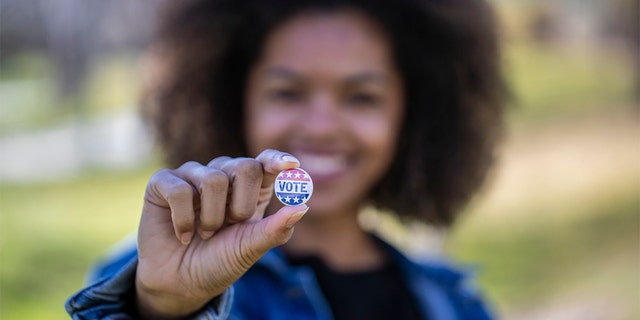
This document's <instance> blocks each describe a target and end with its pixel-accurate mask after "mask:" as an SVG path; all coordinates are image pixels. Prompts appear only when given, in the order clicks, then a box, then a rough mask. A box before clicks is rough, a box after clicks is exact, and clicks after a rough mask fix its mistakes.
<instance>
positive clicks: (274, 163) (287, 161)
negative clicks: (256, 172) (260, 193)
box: [256, 149, 300, 188]
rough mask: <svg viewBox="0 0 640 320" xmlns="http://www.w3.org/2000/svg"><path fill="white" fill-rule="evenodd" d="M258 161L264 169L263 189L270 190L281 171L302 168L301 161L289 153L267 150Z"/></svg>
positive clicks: (260, 155) (258, 157)
mask: <svg viewBox="0 0 640 320" xmlns="http://www.w3.org/2000/svg"><path fill="white" fill-rule="evenodd" d="M256 160H258V161H260V163H261V164H262V168H263V169H264V176H263V178H262V187H263V188H268V187H271V186H272V185H273V182H274V181H276V176H277V175H278V173H280V171H282V170H285V169H291V168H297V167H299V166H300V160H298V159H297V158H296V157H294V156H292V155H291V154H289V153H286V152H282V151H278V150H273V149H266V150H264V151H262V152H261V153H260V154H259V155H258V156H257V157H256Z"/></svg>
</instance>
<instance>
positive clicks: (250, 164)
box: [236, 159, 262, 180]
mask: <svg viewBox="0 0 640 320" xmlns="http://www.w3.org/2000/svg"><path fill="white" fill-rule="evenodd" d="M236 173H237V174H241V175H243V176H245V177H247V178H249V179H251V180H254V179H259V178H262V164H261V163H260V162H258V161H256V160H254V159H241V160H239V161H238V164H237V166H236Z"/></svg>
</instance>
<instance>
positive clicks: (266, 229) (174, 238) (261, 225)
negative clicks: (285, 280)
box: [136, 150, 308, 318]
mask: <svg viewBox="0 0 640 320" xmlns="http://www.w3.org/2000/svg"><path fill="white" fill-rule="evenodd" d="M299 165H300V163H299V161H298V160H297V159H296V158H294V157H292V156H291V155H289V154H287V153H284V152H280V151H277V150H265V151H263V152H262V153H261V154H260V155H258V157H256V158H255V159H253V158H230V157H218V158H215V159H213V160H212V161H211V162H209V163H208V164H207V165H206V166H205V165H202V164H199V163H197V162H187V163H185V164H184V165H182V166H181V167H179V168H178V169H175V170H170V169H163V170H160V171H158V172H157V173H155V174H154V175H153V176H152V177H151V179H150V180H149V183H148V185H147V190H146V193H145V197H144V207H143V210H142V217H141V220H140V227H139V230H138V252H139V263H138V268H137V272H136V295H137V305H138V309H139V312H140V313H141V315H143V316H145V317H149V318H177V317H183V316H186V315H189V314H191V313H193V312H195V311H197V310H199V309H200V308H202V307H203V306H204V305H205V304H206V303H207V302H208V301H210V300H211V299H213V298H214V297H216V296H218V295H220V294H221V293H222V292H224V291H225V290H226V289H227V288H229V287H230V286H231V285H232V284H233V283H234V282H235V281H236V280H237V279H238V278H240V276H242V274H243V273H244V272H245V271H247V269H249V267H251V266H252V265H253V264H254V263H255V262H256V261H257V260H258V259H260V257H261V256H262V255H264V253H266V252H267V251H268V250H269V249H271V248H273V247H275V246H278V245H282V244H284V243H285V242H287V241H288V240H289V238H290V237H291V234H292V232H293V226H294V225H295V223H296V222H298V221H299V220H300V219H301V218H302V216H303V215H304V214H305V213H306V211H307V209H308V207H307V206H306V205H298V206H293V207H287V206H285V207H283V208H281V209H280V210H278V211H277V212H276V213H274V214H273V215H270V216H268V217H266V218H265V217H264V213H265V209H266V207H267V205H268V204H269V201H270V199H271V196H272V194H273V182H274V180H275V178H276V176H277V174H278V173H279V172H280V171H282V170H284V169H290V168H296V167H298V166H299Z"/></svg>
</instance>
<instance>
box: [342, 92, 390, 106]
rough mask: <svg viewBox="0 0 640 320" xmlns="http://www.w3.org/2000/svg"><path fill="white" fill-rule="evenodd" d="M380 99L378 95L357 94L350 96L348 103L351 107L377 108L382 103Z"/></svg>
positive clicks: (347, 99)
mask: <svg viewBox="0 0 640 320" xmlns="http://www.w3.org/2000/svg"><path fill="white" fill-rule="evenodd" d="M380 100H381V99H380V97H379V96H378V95H376V94H372V93H367V92H357V93H353V94H349V95H347V97H346V102H347V104H348V105H351V106H361V107H366V106H375V105H377V104H378V103H379V102H380Z"/></svg>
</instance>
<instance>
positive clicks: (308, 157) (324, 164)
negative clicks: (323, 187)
mask: <svg viewBox="0 0 640 320" xmlns="http://www.w3.org/2000/svg"><path fill="white" fill-rule="evenodd" d="M297 157H298V159H299V160H300V164H301V166H302V168H304V169H305V170H307V171H308V172H309V173H310V174H311V175H312V176H313V174H330V173H335V172H339V171H341V170H343V169H344V168H346V165H347V160H346V157H344V156H337V155H331V156H329V155H315V154H298V155H297Z"/></svg>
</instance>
